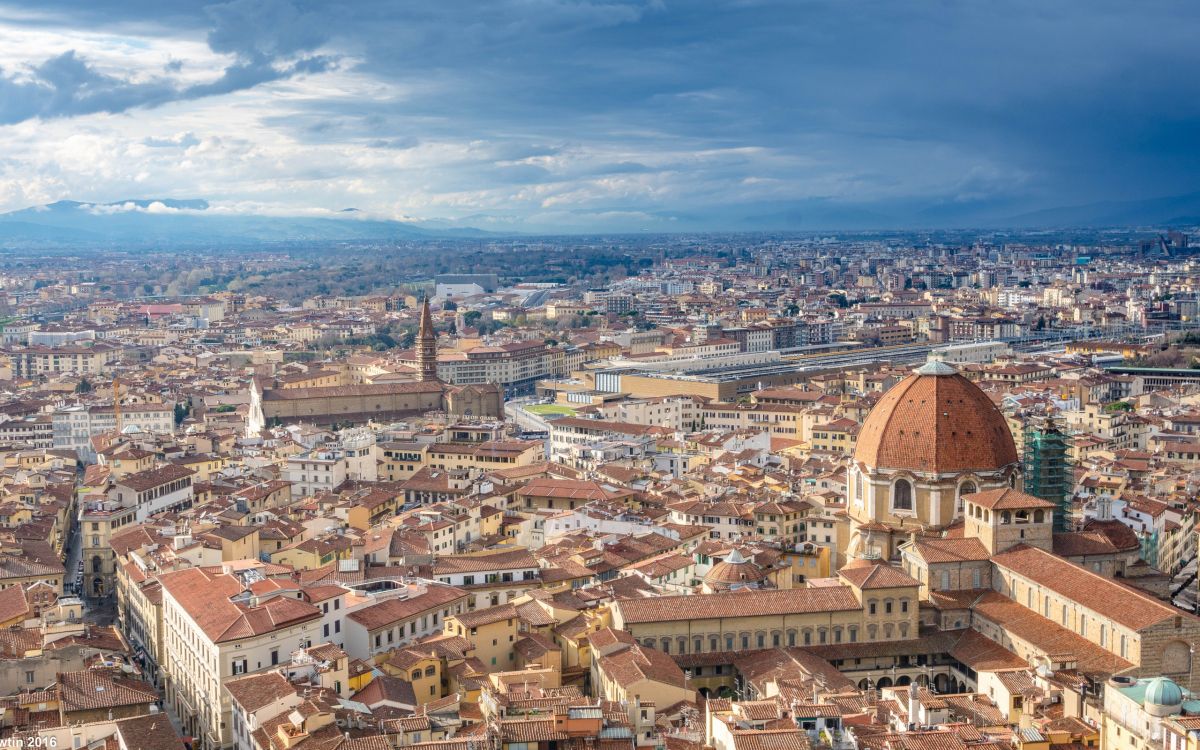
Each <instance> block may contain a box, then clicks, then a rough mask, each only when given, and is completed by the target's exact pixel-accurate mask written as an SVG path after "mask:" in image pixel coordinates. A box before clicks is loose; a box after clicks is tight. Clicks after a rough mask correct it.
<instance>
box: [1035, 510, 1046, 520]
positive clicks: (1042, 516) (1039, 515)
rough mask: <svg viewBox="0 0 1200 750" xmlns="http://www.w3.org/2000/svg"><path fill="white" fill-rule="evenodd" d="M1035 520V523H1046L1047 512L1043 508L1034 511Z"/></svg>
mask: <svg viewBox="0 0 1200 750" xmlns="http://www.w3.org/2000/svg"><path fill="white" fill-rule="evenodd" d="M1033 522H1034V523H1045V522H1046V512H1045V511H1043V510H1035V511H1034V512H1033Z"/></svg>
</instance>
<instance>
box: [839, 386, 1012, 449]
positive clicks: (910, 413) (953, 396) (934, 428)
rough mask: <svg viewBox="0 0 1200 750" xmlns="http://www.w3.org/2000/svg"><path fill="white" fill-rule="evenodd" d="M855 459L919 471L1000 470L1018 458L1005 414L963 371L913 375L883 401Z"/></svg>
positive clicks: (873, 412)
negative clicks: (964, 375)
mask: <svg viewBox="0 0 1200 750" xmlns="http://www.w3.org/2000/svg"><path fill="white" fill-rule="evenodd" d="M854 458H855V460H856V461H859V462H861V463H863V464H866V465H867V466H870V467H873V468H889V469H909V470H912V471H920V472H936V473H944V472H960V471H973V470H974V471H980V470H984V471H986V470H993V469H999V468H1003V467H1006V466H1009V465H1011V464H1015V463H1016V462H1017V449H1016V446H1015V445H1014V444H1013V439H1012V433H1011V432H1009V429H1008V424H1007V423H1006V422H1005V420H1004V416H1003V415H1002V414H1001V413H1000V411H999V410H998V409H997V408H996V406H995V404H993V403H992V400H991V399H990V398H988V396H987V394H985V393H984V392H983V391H981V390H980V389H979V387H978V386H976V385H975V384H974V383H972V382H971V381H969V380H967V379H966V378H964V377H963V376H962V375H959V374H957V373H955V374H954V375H918V374H916V373H913V374H912V375H909V376H908V377H907V378H905V379H904V380H902V381H900V382H899V383H897V384H896V385H894V386H892V388H891V389H890V390H888V392H887V393H885V394H884V395H883V397H882V398H881V399H879V403H877V404H876V405H875V408H874V409H872V410H871V413H870V415H869V416H868V417H867V419H866V421H865V422H864V423H863V427H862V430H861V431H860V432H859V435H858V443H857V444H856V446H855V449H854Z"/></svg>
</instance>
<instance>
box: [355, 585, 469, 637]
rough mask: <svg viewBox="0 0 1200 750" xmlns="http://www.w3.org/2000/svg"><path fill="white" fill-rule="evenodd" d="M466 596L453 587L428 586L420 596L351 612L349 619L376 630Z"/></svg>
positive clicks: (390, 600)
mask: <svg viewBox="0 0 1200 750" xmlns="http://www.w3.org/2000/svg"><path fill="white" fill-rule="evenodd" d="M466 596H467V592H465V591H463V590H462V589H457V588H454V587H453V586H432V585H431V586H429V587H428V589H426V591H425V592H424V593H422V594H418V595H417V596H411V597H408V598H407V599H388V600H386V601H382V602H380V603H378V604H372V605H371V606H369V607H364V608H362V609H360V610H356V611H354V612H351V613H350V614H349V615H347V617H349V618H350V619H351V620H353V621H354V622H356V623H358V624H359V625H362V626H363V627H364V628H366V629H367V630H376V629H378V628H382V627H385V626H388V625H391V624H393V623H396V622H400V621H403V620H407V619H409V618H411V617H415V616H417V615H419V614H421V613H422V612H428V611H429V610H431V609H438V608H440V607H445V606H446V605H448V604H450V603H452V602H456V601H458V600H459V599H462V598H464V597H466Z"/></svg>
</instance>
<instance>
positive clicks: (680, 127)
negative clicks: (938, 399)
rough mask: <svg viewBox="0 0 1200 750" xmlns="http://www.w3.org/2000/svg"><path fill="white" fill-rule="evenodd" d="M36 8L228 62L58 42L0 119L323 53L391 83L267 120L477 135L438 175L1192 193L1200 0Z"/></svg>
mask: <svg viewBox="0 0 1200 750" xmlns="http://www.w3.org/2000/svg"><path fill="white" fill-rule="evenodd" d="M48 7H49V8H50V9H51V10H52V11H57V12H58V13H59V14H60V17H62V18H72V17H79V18H82V19H85V20H84V21H82V22H83V23H91V24H96V25H103V24H114V25H117V24H131V23H144V22H146V20H147V19H152V20H158V21H159V22H160V23H161V24H162V26H163V29H162V32H163V33H169V32H190V33H200V34H202V35H204V37H205V38H206V39H207V42H208V44H209V46H210V47H211V48H212V49H213V50H214V51H215V52H219V53H223V54H229V55H232V56H234V58H235V59H236V62H235V63H234V64H232V65H231V66H230V67H229V68H228V69H227V70H226V71H225V73H224V75H223V76H222V77H221V78H220V79H219V80H217V81H214V82H211V83H208V84H205V85H203V86H191V87H180V86H177V85H175V84H173V83H172V81H171V79H170V77H169V75H167V76H166V77H164V78H163V79H161V80H151V81H150V82H144V81H142V79H136V80H138V81H140V82H134V80H135V79H134V77H133V76H132V74H131V75H130V77H129V78H128V79H126V78H123V77H120V76H110V75H104V74H101V73H98V72H97V71H95V70H94V69H92V68H91V67H90V66H89V65H88V63H87V62H86V61H85V60H82V59H80V58H79V57H78V56H76V55H73V54H70V53H68V54H67V55H63V56H61V57H58V58H54V59H52V60H44V61H30V62H29V65H30V67H29V69H28V70H27V71H21V72H22V75H19V76H18V75H15V72H14V71H9V72H10V76H9V77H7V78H0V122H16V121H20V120H22V119H27V118H31V117H62V116H71V115H76V114H86V113H88V112H97V111H108V112H113V111H124V110H127V109H130V108H133V107H138V106H156V105H160V104H162V103H165V102H168V101H176V100H179V99H186V98H197V97H202V96H215V95H219V94H221V93H225V92H232V91H239V90H246V89H250V88H253V87H255V86H258V85H261V84H263V83H266V82H270V81H275V80H279V79H282V78H288V77H291V76H296V75H300V74H305V73H317V72H320V71H322V70H326V69H328V68H329V66H330V65H331V64H332V61H331V60H329V59H328V58H325V57H321V56H317V54H316V51H317V50H319V49H320V50H326V49H327V50H333V51H336V53H337V54H339V55H345V56H346V57H345V59H347V60H350V59H352V60H355V61H356V65H357V66H358V68H357V70H358V71H359V72H361V73H363V74H366V75H369V76H372V77H374V78H377V79H379V80H381V81H385V82H390V83H393V84H395V85H396V86H397V87H400V88H402V89H403V90H404V91H405V93H404V95H403V96H399V97H394V98H388V97H361V98H359V99H357V100H355V101H347V100H346V99H345V98H341V97H330V98H329V99H328V100H320V99H309V100H306V101H304V102H298V103H296V104H295V109H296V110H297V111H296V112H295V113H294V114H289V115H286V116H283V115H281V116H279V117H278V118H276V120H274V121H272V124H273V126H276V127H279V128H281V129H282V128H289V129H291V130H292V132H294V133H295V134H296V137H298V138H301V139H302V140H304V141H311V142H347V143H357V144H361V145H363V146H366V147H370V148H389V149H398V150H403V149H411V148H415V147H416V146H417V145H418V144H423V143H426V142H428V141H431V140H435V139H446V140H450V139H458V140H462V141H481V142H486V143H488V144H489V148H490V150H489V151H488V154H489V157H488V158H490V160H491V161H490V162H483V163H480V164H478V165H475V166H472V165H470V164H469V163H464V164H454V165H451V167H449V168H448V169H459V170H462V172H461V173H456V174H454V175H453V176H452V179H451V182H452V183H453V184H454V186H455V187H456V188H457V187H459V186H463V185H467V184H469V183H470V182H471V179H472V178H473V177H477V178H478V180H479V182H480V183H481V184H483V185H486V186H492V185H503V184H510V185H513V186H522V185H530V184H537V183H541V182H546V183H549V182H554V181H558V180H565V179H578V178H585V177H589V176H590V177H594V178H605V177H608V178H612V179H635V178H638V177H641V178H645V179H650V178H652V177H654V176H656V175H659V174H669V173H670V174H685V175H687V177H686V180H685V181H686V183H687V187H688V189H689V191H690V192H689V196H690V198H689V199H691V200H696V199H698V198H697V196H699V199H705V197H706V196H707V197H708V198H709V199H711V200H712V201H713V202H714V203H721V202H725V201H730V202H737V201H739V200H745V201H764V202H765V201H767V198H764V197H762V195H763V193H762V192H761V191H762V190H764V189H766V188H764V187H763V186H772V187H771V190H772V191H774V192H772V193H771V194H770V196H769V200H770V201H771V202H772V203H771V206H772V210H775V209H776V208H778V211H779V212H781V213H786V212H787V211H788V210H790V209H789V208H788V205H789V201H791V202H794V204H795V205H796V206H806V205H809V204H808V203H806V202H808V201H812V200H821V201H824V200H825V199H830V198H832V199H845V200H852V201H860V202H867V203H872V202H873V203H874V204H875V205H878V206H884V207H888V208H896V210H909V208H910V205H909V203H911V202H912V201H918V202H919V201H924V202H925V203H926V204H932V205H937V206H950V207H953V206H970V207H971V210H973V211H976V212H984V213H986V211H987V210H988V209H989V207H995V208H996V210H999V209H1000V208H1003V210H1005V211H1009V210H1013V208H1014V207H1017V206H1022V205H1026V206H1030V207H1033V206H1042V205H1056V204H1066V203H1072V202H1082V201H1089V200H1098V199H1106V198H1131V197H1135V196H1143V195H1160V194H1170V193H1179V192H1187V191H1190V190H1194V189H1196V185H1197V181H1196V178H1195V175H1196V174H1197V172H1198V170H1200V149H1197V148H1196V147H1195V143H1196V138H1197V136H1200V45H1196V44H1195V43H1194V41H1193V39H1192V30H1193V29H1195V28H1197V25H1198V23H1200V3H1194V2H1186V1H1184V0H1147V1H1146V2H1140V3H1136V4H1130V3H1128V2H1115V1H1114V0H1062V1H1061V2H1054V3H1046V2H1037V1H1035V0H1010V1H1009V2H1004V3H954V2H941V1H935V0H929V1H927V2H903V3H897V2H894V0H781V1H780V2H771V1H769V0H762V1H761V2H753V1H751V0H745V1H743V2H703V1H701V0H689V1H687V2H682V1H679V2H671V1H670V0H667V1H665V2H642V1H639V0H628V1H622V0H593V1H591V2H589V1H587V0H492V1H491V2H465V1H464V0H436V1H435V0H429V1H427V2H407V3H395V2H391V1H387V2H384V1H383V0H355V1H354V2H340V3H331V2H315V1H312V2H305V1H304V0H294V1H293V0H233V2H227V3H220V4H214V5H210V6H207V7H203V8H197V6H195V5H194V4H190V3H184V2H179V3H174V4H172V3H167V4H165V5H163V4H159V3H154V4H150V3H148V2H143V1H142V0H134V1H133V2H116V0H99V2H95V1H92V2H87V3H83V2H69V1H59V0H51V1H50V2H49V4H48ZM172 72H174V71H171V70H168V71H166V73H167V74H170V73H172ZM579 154H587V155H590V156H589V160H588V161H587V163H581V164H575V165H572V164H571V163H570V160H571V158H572V156H573V155H579ZM714 154H716V155H715V156H714ZM656 155H661V156H660V158H657V159H651V158H649V157H651V156H656ZM542 157H544V158H542ZM539 159H540V160H539ZM748 186H752V187H748ZM748 191H749V192H748ZM753 191H759V192H753ZM661 194H662V195H668V196H669V193H668V192H667V191H663V192H662V193H661ZM745 196H751V197H745ZM756 196H757V197H756ZM640 200H643V198H641V197H634V198H622V197H617V198H614V199H613V202H612V203H611V204H608V205H599V206H597V207H596V210H597V211H599V210H614V211H615V210H624V209H629V208H632V207H635V204H636V203H637V202H638V201H640ZM659 200H663V201H669V200H670V198H669V197H663V198H659ZM906 201H907V203H906ZM649 208H651V209H653V210H655V211H658V210H667V211H669V210H672V209H674V208H678V207H676V206H669V205H656V206H651V207H649ZM742 213H743V214H744V213H746V212H744V211H743V212H742Z"/></svg>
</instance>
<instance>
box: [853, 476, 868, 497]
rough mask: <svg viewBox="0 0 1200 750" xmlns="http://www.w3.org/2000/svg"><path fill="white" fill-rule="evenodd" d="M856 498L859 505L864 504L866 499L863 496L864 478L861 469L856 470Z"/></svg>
mask: <svg viewBox="0 0 1200 750" xmlns="http://www.w3.org/2000/svg"><path fill="white" fill-rule="evenodd" d="M854 499H855V500H856V501H858V504H859V505H862V504H863V501H864V500H865V499H866V498H864V497H863V480H862V472H861V471H856V472H854Z"/></svg>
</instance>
